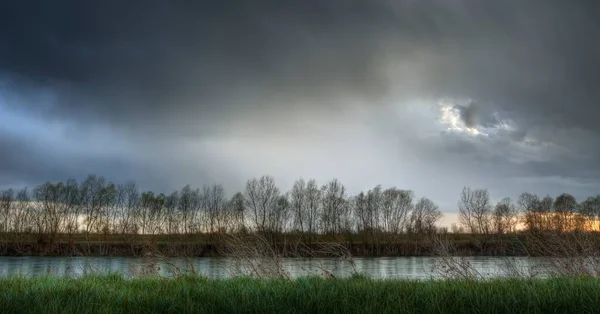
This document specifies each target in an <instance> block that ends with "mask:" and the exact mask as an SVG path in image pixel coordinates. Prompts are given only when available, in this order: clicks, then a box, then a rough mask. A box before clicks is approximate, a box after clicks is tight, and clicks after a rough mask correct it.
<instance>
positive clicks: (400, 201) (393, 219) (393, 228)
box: [381, 188, 414, 235]
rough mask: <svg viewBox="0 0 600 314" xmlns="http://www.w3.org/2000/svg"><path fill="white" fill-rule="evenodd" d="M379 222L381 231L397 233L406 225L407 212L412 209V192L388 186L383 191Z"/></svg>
mask: <svg viewBox="0 0 600 314" xmlns="http://www.w3.org/2000/svg"><path fill="white" fill-rule="evenodd" d="M382 197H383V201H382V206H381V224H382V228H383V231H384V232H386V233H389V234H393V235H397V234H399V233H401V232H402V231H403V228H404V227H405V226H406V221H407V218H408V214H409V213H410V212H411V211H412V209H413V206H414V205H413V192H412V191H405V190H399V189H397V188H389V189H387V190H385V191H383V195H382Z"/></svg>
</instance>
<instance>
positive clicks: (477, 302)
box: [0, 275, 600, 313]
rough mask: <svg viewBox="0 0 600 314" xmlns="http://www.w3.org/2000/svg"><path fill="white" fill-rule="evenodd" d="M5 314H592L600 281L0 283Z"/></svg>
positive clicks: (598, 303)
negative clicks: (27, 313) (153, 313)
mask: <svg viewBox="0 0 600 314" xmlns="http://www.w3.org/2000/svg"><path fill="white" fill-rule="evenodd" d="M0 308H2V312H3V313H24V312H36V313H124V312H127V313H149V312H155V313H158V312H160V313H192V312H197V313H300V312H303V313H317V312H318V313H591V312H596V311H597V310H598V309H599V308H600V281H598V280H596V279H592V278H553V279H547V280H540V279H537V280H525V279H505V280H491V281H465V280H443V281H442V280H439V281H435V280H431V281H403V280H369V279H365V278H363V277H360V276H356V277H354V278H349V279H342V280H330V279H323V278H299V279H295V280H275V279H270V280H267V279H250V278H237V279H230V280H209V279H205V278H201V277H181V278H177V279H170V280H168V279H160V278H139V279H130V280H127V279H123V278H122V277H121V276H120V275H111V276H103V277H85V278H81V279H68V278H56V277H35V278H22V277H12V278H6V279H0Z"/></svg>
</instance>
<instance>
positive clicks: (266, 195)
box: [244, 176, 280, 233]
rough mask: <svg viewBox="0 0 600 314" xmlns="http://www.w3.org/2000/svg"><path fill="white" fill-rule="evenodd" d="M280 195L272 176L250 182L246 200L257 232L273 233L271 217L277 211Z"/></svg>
mask: <svg viewBox="0 0 600 314" xmlns="http://www.w3.org/2000/svg"><path fill="white" fill-rule="evenodd" d="M279 195H280V194H279V189H278V188H277V187H276V186H275V179H274V178H273V177H271V176H262V177H261V178H260V179H259V180H257V179H251V180H248V182H247V183H246V191H245V194H244V198H245V200H246V207H248V209H249V210H250V221H251V222H252V224H253V227H254V228H255V230H257V231H259V232H262V233H265V232H270V231H273V230H270V227H271V225H270V224H269V217H270V216H271V215H272V213H273V211H276V209H277V202H278V200H279Z"/></svg>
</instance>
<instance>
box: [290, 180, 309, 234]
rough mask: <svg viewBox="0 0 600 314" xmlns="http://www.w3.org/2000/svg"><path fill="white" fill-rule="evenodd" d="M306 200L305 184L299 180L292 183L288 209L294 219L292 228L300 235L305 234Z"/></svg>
mask: <svg viewBox="0 0 600 314" xmlns="http://www.w3.org/2000/svg"><path fill="white" fill-rule="evenodd" d="M306 199H307V197H306V182H305V181H304V179H302V178H301V179H298V180H296V182H294V186H293V187H292V192H291V193H290V208H291V211H292V213H293V217H294V222H293V228H294V230H296V231H299V232H301V233H304V232H306V227H307V226H306V223H305V220H306V216H307V213H306V211H307V206H306V205H307V200H306Z"/></svg>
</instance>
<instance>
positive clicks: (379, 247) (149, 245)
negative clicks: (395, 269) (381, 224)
mask: <svg viewBox="0 0 600 314" xmlns="http://www.w3.org/2000/svg"><path fill="white" fill-rule="evenodd" d="M445 241H446V242H447V244H448V245H449V246H451V247H452V250H453V254H456V255H465V256H522V255H527V254H525V252H526V250H523V243H525V242H526V240H525V239H524V238H523V237H519V236H515V235H507V236H503V237H496V238H492V239H486V240H485V241H482V237H481V236H473V235H468V234H451V235H446V236H445ZM272 243H274V244H272V245H274V247H276V249H277V251H278V252H280V253H281V254H282V255H283V256H285V257H331V256H330V255H331V250H327V249H325V250H324V249H323V246H327V245H331V244H334V245H341V246H343V247H344V250H347V253H349V254H350V255H352V256H356V257H406V256H433V255H436V254H437V253H438V252H436V248H437V247H436V246H435V245H434V243H432V242H431V240H430V239H429V238H428V237H427V236H423V235H421V236H419V235H413V236H408V235H404V236H400V237H394V238H381V239H377V240H376V241H365V240H364V239H362V238H361V237H360V236H357V235H349V236H343V237H331V236H322V235H321V236H315V237H314V238H311V239H310V241H308V240H307V239H306V238H303V239H299V237H298V236H297V235H291V236H278V237H277V238H276V239H275V240H274V241H273V242H272ZM227 245H228V243H227V241H222V239H220V238H219V237H217V236H211V235H207V234H200V235H191V236H167V235H156V236H149V235H127V236H122V235H110V234H109V235H97V234H94V235H91V236H90V237H89V238H87V239H86V238H85V236H84V235H82V234H74V235H57V236H56V237H55V238H54V239H53V240H52V241H49V240H48V239H47V238H45V237H42V238H41V240H40V238H39V237H36V236H35V235H22V236H19V237H18V238H17V237H14V236H11V235H5V236H0V256H121V257H141V256H170V257H221V256H224V254H225V253H224V252H227V251H230V250H229V248H228V247H227ZM298 245H299V246H301V248H302V249H298V248H297V246H298Z"/></svg>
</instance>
